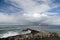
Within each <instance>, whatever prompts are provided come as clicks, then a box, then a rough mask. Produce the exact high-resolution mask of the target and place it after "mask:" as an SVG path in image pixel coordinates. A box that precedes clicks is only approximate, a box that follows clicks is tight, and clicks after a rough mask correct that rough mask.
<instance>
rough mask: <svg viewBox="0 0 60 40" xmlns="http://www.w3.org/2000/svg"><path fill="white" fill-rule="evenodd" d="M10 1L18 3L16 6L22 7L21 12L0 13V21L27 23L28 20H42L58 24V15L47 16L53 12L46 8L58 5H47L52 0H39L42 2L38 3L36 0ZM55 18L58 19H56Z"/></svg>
mask: <svg viewBox="0 0 60 40" xmlns="http://www.w3.org/2000/svg"><path fill="white" fill-rule="evenodd" d="M10 1H12V2H15V3H17V4H18V5H17V7H21V8H23V13H22V14H20V12H18V13H15V14H11V15H7V14H4V13H0V22H5V23H12V24H28V23H30V22H37V21H41V20H44V22H45V23H47V24H51V23H52V24H60V21H59V20H60V19H59V17H57V16H49V15H50V14H51V15H53V14H55V13H50V12H48V10H50V9H52V8H56V7H58V6H55V7H54V6H52V7H51V6H50V5H49V4H50V3H52V0H41V1H43V2H44V3H42V4H38V3H37V2H36V1H37V0H36V1H33V0H10ZM38 1H39V0H38ZM12 4H13V3H12ZM14 5H15V4H14ZM15 6H16V5H15ZM55 15H56V14H55ZM56 18H57V19H58V20H56ZM55 20H56V21H55Z"/></svg>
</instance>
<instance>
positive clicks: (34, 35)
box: [0, 28, 60, 40]
mask: <svg viewBox="0 0 60 40" xmlns="http://www.w3.org/2000/svg"><path fill="white" fill-rule="evenodd" d="M28 30H30V31H31V33H28V34H22V35H16V36H11V37H7V38H0V40H60V36H59V35H60V33H56V32H45V31H37V30H33V29H29V28H27V29H26V30H23V31H28Z"/></svg>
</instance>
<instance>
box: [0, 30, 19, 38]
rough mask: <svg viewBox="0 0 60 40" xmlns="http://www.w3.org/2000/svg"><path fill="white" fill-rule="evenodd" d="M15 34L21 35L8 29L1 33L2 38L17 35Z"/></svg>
mask: <svg viewBox="0 0 60 40" xmlns="http://www.w3.org/2000/svg"><path fill="white" fill-rule="evenodd" d="M15 35H19V33H18V32H14V31H8V32H6V33H4V34H1V37H0V38H6V37H9V36H15Z"/></svg>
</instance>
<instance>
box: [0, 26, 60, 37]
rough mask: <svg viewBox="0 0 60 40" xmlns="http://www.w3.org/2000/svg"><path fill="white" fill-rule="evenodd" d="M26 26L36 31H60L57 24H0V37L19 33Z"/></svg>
mask: <svg viewBox="0 0 60 40" xmlns="http://www.w3.org/2000/svg"><path fill="white" fill-rule="evenodd" d="M56 27H57V28H56ZM27 28H30V29H34V30H38V31H50V32H60V31H59V30H60V27H59V26H36V25H35V26H28V25H0V38H5V37H9V36H14V35H20V34H21V33H22V30H24V29H27Z"/></svg>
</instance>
